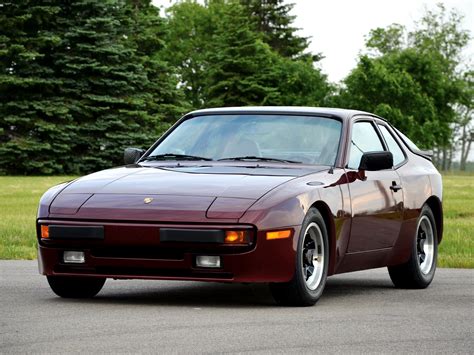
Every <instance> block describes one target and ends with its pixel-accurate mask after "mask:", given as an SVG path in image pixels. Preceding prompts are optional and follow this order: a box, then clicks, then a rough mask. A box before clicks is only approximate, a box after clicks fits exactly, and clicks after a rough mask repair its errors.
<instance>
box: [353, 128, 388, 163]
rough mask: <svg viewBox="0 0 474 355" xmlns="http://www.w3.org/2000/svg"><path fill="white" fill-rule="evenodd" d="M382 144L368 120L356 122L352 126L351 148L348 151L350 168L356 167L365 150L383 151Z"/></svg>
mask: <svg viewBox="0 0 474 355" xmlns="http://www.w3.org/2000/svg"><path fill="white" fill-rule="evenodd" d="M383 150H384V149H383V145H382V142H381V141H380V138H379V136H378V134H377V132H376V131H375V127H374V126H373V125H372V123H370V122H356V123H354V125H353V126H352V139H351V148H350V152H349V163H348V164H347V166H348V167H349V168H351V169H358V168H359V164H360V158H362V154H363V153H365V152H380V151H383Z"/></svg>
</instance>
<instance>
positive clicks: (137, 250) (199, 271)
mask: <svg viewBox="0 0 474 355" xmlns="http://www.w3.org/2000/svg"><path fill="white" fill-rule="evenodd" d="M41 224H50V225H65V226H103V228H104V238H103V239H80V238H75V239H71V240H45V239H41V238H40V235H39V234H40V227H39V226H40V225H41ZM162 228H180V229H186V228H188V229H194V230H195V229H200V230H206V229H207V230H216V229H221V230H234V229H242V228H246V229H248V230H249V231H250V232H251V233H252V235H253V242H252V244H251V245H248V246H228V245H215V244H214V245H213V244H210V243H196V242H189V243H188V242H175V243H163V242H162V241H160V237H159V234H160V232H159V231H160V229H162ZM37 231H38V240H39V245H38V262H39V271H40V273H41V274H43V275H62V276H93V277H107V278H116V279H165V280H199V281H222V282H287V281H289V280H290V279H291V278H292V277H293V274H294V270H295V254H296V249H295V245H296V243H295V242H294V236H295V235H298V233H299V229H298V227H295V228H294V233H293V235H292V236H291V237H290V238H287V239H281V240H266V238H265V231H258V230H257V229H256V228H255V227H254V226H244V225H236V224H233V225H189V224H187V225H177V224H173V225H170V224H143V223H112V222H96V221H94V222H90V221H89V222H88V221H81V222H77V221H66V220H46V219H45V220H39V221H38V228H37ZM68 250H72V251H83V252H84V254H85V263H84V264H66V263H64V262H63V253H64V251H68ZM197 255H218V256H220V257H221V267H220V268H217V269H211V268H200V267H197V266H196V265H195V257H196V256H197Z"/></svg>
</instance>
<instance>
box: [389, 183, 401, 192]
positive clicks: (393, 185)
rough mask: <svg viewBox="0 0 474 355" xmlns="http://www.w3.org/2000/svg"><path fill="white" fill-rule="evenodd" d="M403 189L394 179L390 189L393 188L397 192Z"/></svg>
mask: <svg viewBox="0 0 474 355" xmlns="http://www.w3.org/2000/svg"><path fill="white" fill-rule="evenodd" d="M401 189H402V187H401V185H398V184H397V183H396V182H395V181H392V185H391V186H390V190H392V191H393V192H397V191H398V190H401Z"/></svg>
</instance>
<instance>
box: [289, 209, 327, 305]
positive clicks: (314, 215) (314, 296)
mask: <svg viewBox="0 0 474 355" xmlns="http://www.w3.org/2000/svg"><path fill="white" fill-rule="evenodd" d="M313 222H314V223H316V224H317V225H318V227H319V228H320V230H321V233H322V237H323V241H324V264H323V275H322V277H321V282H320V283H319V285H318V287H317V288H316V289H314V290H310V289H309V288H308V286H307V285H306V280H305V279H304V276H303V272H302V268H303V261H302V260H303V243H304V237H305V231H306V228H307V227H308V225H309V224H310V223H313ZM328 266H329V242H328V233H327V228H326V224H325V222H324V219H323V217H322V215H321V213H320V212H319V211H318V210H317V209H310V210H309V211H308V213H307V215H306V217H305V219H304V221H303V224H302V226H301V231H300V235H299V239H298V251H297V255H296V267H295V281H296V286H297V288H298V290H299V292H300V294H301V295H302V296H303V298H304V299H305V300H306V301H307V302H308V303H312V304H314V303H315V302H316V301H317V300H318V299H319V298H320V297H321V295H322V293H323V291H324V287H325V286H326V279H327V275H328Z"/></svg>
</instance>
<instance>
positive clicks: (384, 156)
mask: <svg viewBox="0 0 474 355" xmlns="http://www.w3.org/2000/svg"><path fill="white" fill-rule="evenodd" d="M392 168H393V155H392V153H391V152H385V151H381V152H366V153H364V154H363V155H362V158H361V159H360V164H359V170H367V171H377V170H385V169H392Z"/></svg>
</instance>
